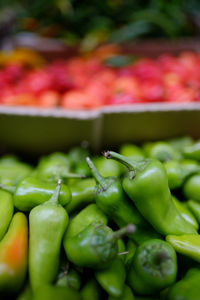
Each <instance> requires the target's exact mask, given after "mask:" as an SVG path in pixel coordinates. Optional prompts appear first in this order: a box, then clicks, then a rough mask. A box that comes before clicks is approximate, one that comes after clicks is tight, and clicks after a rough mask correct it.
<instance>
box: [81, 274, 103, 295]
mask: <svg viewBox="0 0 200 300" xmlns="http://www.w3.org/2000/svg"><path fill="white" fill-rule="evenodd" d="M80 294H81V297H82V298H81V299H82V300H101V289H100V287H99V285H98V283H97V282H96V280H95V279H91V280H89V281H88V282H87V283H86V284H85V285H84V287H83V288H82V289H81V292H80Z"/></svg>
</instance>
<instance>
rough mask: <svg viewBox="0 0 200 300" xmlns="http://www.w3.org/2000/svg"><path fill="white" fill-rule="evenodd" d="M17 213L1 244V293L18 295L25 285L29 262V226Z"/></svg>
mask: <svg viewBox="0 0 200 300" xmlns="http://www.w3.org/2000/svg"><path fill="white" fill-rule="evenodd" d="M27 223H28V222H27V219H26V216H25V215H24V214H23V213H21V212H17V213H16V214H15V215H14V216H13V218H12V221H11V223H10V226H9V228H8V231H7V233H6V234H5V236H4V237H3V239H2V240H1V242H0V293H11V294H12V293H16V292H18V291H19V290H20V289H21V288H22V287H23V284H24V281H25V277H26V272H27V260H28V224H27Z"/></svg>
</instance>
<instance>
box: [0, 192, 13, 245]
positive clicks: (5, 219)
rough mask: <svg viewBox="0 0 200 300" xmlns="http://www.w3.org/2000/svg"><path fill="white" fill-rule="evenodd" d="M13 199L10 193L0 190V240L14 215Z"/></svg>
mask: <svg viewBox="0 0 200 300" xmlns="http://www.w3.org/2000/svg"><path fill="white" fill-rule="evenodd" d="M13 210H14V205H13V199H12V196H11V194H10V193H8V192H6V191H2V190H0V241H1V239H2V238H3V236H4V234H5V233H6V230H7V229H8V226H9V224H10V221H11V219H12V216H13Z"/></svg>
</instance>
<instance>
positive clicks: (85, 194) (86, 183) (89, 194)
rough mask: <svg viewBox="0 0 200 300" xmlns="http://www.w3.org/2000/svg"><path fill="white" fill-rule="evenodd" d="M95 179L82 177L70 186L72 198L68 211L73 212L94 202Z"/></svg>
mask: <svg viewBox="0 0 200 300" xmlns="http://www.w3.org/2000/svg"><path fill="white" fill-rule="evenodd" d="M94 189H95V180H94V179H93V178H86V179H81V180H78V181H77V182H75V183H74V184H73V185H71V186H70V190H71V193H72V200H71V202H70V203H69V204H67V206H66V210H67V211H68V213H73V212H74V211H76V210H80V209H82V208H83V207H85V206H87V205H89V204H90V203H92V202H94Z"/></svg>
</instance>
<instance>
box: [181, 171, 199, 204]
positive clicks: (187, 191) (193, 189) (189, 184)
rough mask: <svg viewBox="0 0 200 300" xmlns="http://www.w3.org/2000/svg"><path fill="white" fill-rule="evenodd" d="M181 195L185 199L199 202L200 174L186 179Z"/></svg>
mask: <svg viewBox="0 0 200 300" xmlns="http://www.w3.org/2000/svg"><path fill="white" fill-rule="evenodd" d="M182 189H183V194H184V196H185V197H186V198H187V199H193V200H196V201H199V202H200V173H198V174H195V175H193V176H191V177H189V178H188V180H187V181H186V182H185V184H184V185H183V187H182Z"/></svg>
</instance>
